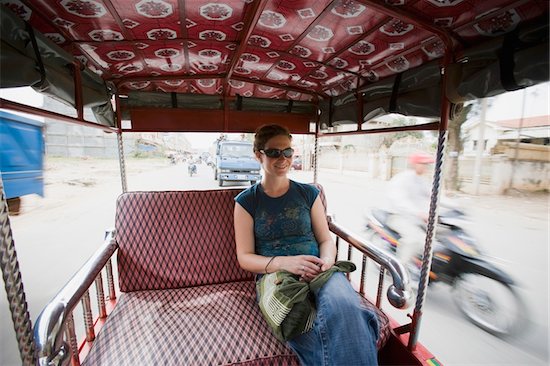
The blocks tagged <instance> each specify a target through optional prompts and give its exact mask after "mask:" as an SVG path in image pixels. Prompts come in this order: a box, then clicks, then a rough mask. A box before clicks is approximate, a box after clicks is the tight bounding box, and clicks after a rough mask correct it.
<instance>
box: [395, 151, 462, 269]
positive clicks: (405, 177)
mask: <svg viewBox="0 0 550 366" xmlns="http://www.w3.org/2000/svg"><path fill="white" fill-rule="evenodd" d="M408 161H409V169H407V170H405V171H403V172H400V173H398V174H396V175H395V176H394V177H393V178H392V179H391V180H390V183H389V189H388V192H387V198H388V199H387V202H388V207H387V208H386V209H387V211H388V212H390V213H391V215H390V216H389V218H388V226H389V227H391V228H392V229H394V230H395V231H397V232H398V233H399V234H400V235H401V238H400V239H399V247H398V249H397V257H398V258H399V260H401V262H402V263H403V264H404V265H405V266H406V267H408V268H409V271H410V270H411V269H414V268H417V266H415V265H412V263H411V262H412V259H413V258H414V257H415V256H416V255H419V254H420V255H421V254H422V253H423V248H424V243H425V239H426V225H425V224H426V223H427V222H428V214H429V209H430V198H431V182H430V180H429V179H428V177H427V176H426V173H427V172H428V171H429V170H430V169H429V165H430V164H432V163H433V162H434V159H433V157H432V156H430V155H428V154H426V153H414V154H411V155H410V156H409V159H408ZM440 206H448V207H449V206H453V204H452V203H451V202H448V201H447V200H446V199H444V198H441V199H440ZM410 272H413V273H411V274H414V272H416V271H410Z"/></svg>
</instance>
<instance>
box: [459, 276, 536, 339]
mask: <svg viewBox="0 0 550 366" xmlns="http://www.w3.org/2000/svg"><path fill="white" fill-rule="evenodd" d="M453 290H454V291H453V295H454V296H453V298H454V301H455V304H456V305H457V306H458V308H459V309H460V311H461V312H462V314H464V316H465V317H466V318H467V319H468V320H469V321H471V322H472V323H473V324H475V325H476V326H478V327H480V328H481V329H483V330H485V331H486V332H489V333H491V334H493V335H495V336H497V337H501V338H506V337H509V336H512V335H515V334H517V332H518V331H519V330H520V329H524V328H525V326H526V325H527V309H526V306H525V303H524V302H523V301H522V299H521V297H520V296H519V294H518V293H517V290H516V289H515V288H514V287H512V286H511V285H510V284H508V283H504V282H501V281H499V280H496V279H493V278H490V277H487V276H484V275H482V274H479V273H465V274H462V275H461V276H460V277H459V278H457V280H456V281H455V283H454V286H453Z"/></svg>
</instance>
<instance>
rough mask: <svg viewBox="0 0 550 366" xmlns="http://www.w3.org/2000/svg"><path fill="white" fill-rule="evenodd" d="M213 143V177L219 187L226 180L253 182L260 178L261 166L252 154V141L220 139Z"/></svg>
mask: <svg viewBox="0 0 550 366" xmlns="http://www.w3.org/2000/svg"><path fill="white" fill-rule="evenodd" d="M215 145H216V164H215V166H214V179H216V180H217V181H218V185H219V186H220V187H221V186H223V182H226V181H250V183H251V184H254V183H256V182H257V181H259V180H260V179H261V178H262V176H261V175H260V167H261V166H260V163H259V162H258V160H256V157H255V156H254V152H253V149H252V148H253V145H252V142H249V141H231V140H223V139H221V140H218V141H216V142H215Z"/></svg>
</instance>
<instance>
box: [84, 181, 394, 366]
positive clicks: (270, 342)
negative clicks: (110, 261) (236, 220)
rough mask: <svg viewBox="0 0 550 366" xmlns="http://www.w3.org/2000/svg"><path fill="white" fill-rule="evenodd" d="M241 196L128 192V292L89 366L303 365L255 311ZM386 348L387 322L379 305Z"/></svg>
mask: <svg viewBox="0 0 550 366" xmlns="http://www.w3.org/2000/svg"><path fill="white" fill-rule="evenodd" d="M239 192H240V190H235V189H224V190H211V191H181V192H180V191H178V192H130V193H125V194H123V195H121V196H120V198H119V199H118V201H117V210H116V220H115V224H116V236H115V239H116V242H117V245H118V255H117V256H118V257H117V259H118V260H117V265H118V274H119V287H120V290H121V291H122V294H120V296H119V298H118V303H117V305H116V307H115V309H114V310H113V313H112V314H111V315H110V316H109V317H108V318H107V321H106V323H105V325H104V326H103V328H102V329H101V331H100V332H99V334H98V335H97V337H96V340H95V341H94V342H93V345H92V348H91V350H90V352H89V354H88V355H87V357H86V358H85V359H84V361H83V364H85V365H88V366H92V365H108V366H115V365H116V366H122V365H132V366H135V365H174V366H175V365H178V366H179V365H193V366H195V365H197V366H198V365H234V364H241V365H273V364H276V365H298V359H297V357H296V356H295V355H294V354H293V352H292V351H291V350H290V349H289V348H288V347H287V346H286V345H284V344H283V343H281V342H280V341H279V340H277V338H275V336H274V335H273V334H272V333H271V331H270V329H269V328H268V326H267V323H266V322H265V320H264V319H263V317H262V315H261V312H260V310H259V307H258V305H257V304H256V291H255V283H254V281H253V278H254V276H253V274H251V273H250V272H246V271H244V270H242V269H241V268H240V267H239V264H238V262H237V255H236V252H235V239H234V230H233V209H234V205H235V202H234V197H235V196H236V195H237V194H238V193H239ZM363 303H364V305H365V306H368V307H371V308H373V309H374V310H375V311H376V313H377V315H378V321H379V324H380V337H379V340H378V348H379V349H380V348H381V347H383V345H384V344H385V342H386V341H387V339H388V338H389V335H390V332H391V330H390V325H389V320H388V318H387V317H386V315H384V314H383V313H382V312H381V311H379V310H378V309H377V308H376V307H375V306H374V305H372V304H371V303H369V302H368V301H366V300H364V302H363Z"/></svg>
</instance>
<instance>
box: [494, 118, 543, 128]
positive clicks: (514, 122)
mask: <svg viewBox="0 0 550 366" xmlns="http://www.w3.org/2000/svg"><path fill="white" fill-rule="evenodd" d="M493 123H494V124H496V125H498V126H500V127H507V128H513V129H517V128H520V126H521V128H528V127H544V126H550V116H549V115H546V116H536V117H525V118H523V120H522V119H521V118H515V119H506V120H503V121H496V122H493Z"/></svg>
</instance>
